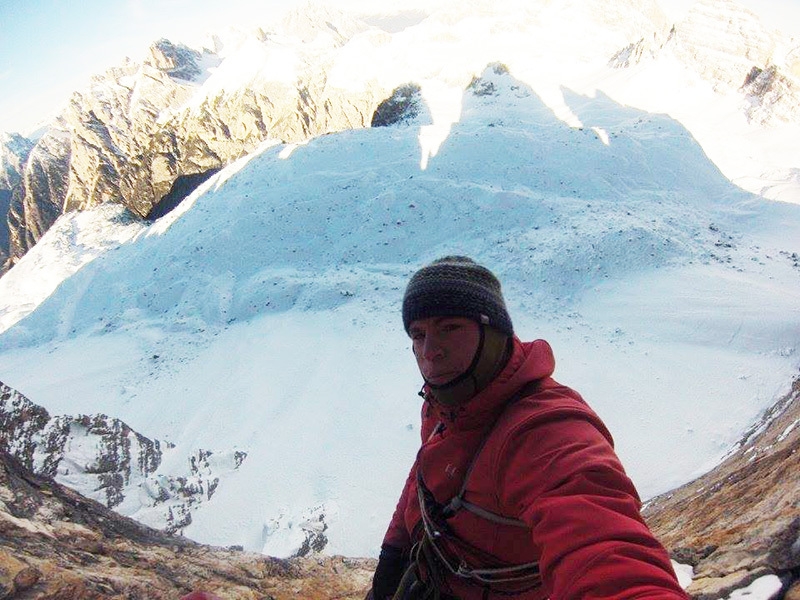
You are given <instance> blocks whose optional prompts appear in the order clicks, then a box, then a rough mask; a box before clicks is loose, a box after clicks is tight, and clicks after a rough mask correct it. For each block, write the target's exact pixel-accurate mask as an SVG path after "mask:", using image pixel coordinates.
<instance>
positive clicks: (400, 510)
mask: <svg viewBox="0 0 800 600" xmlns="http://www.w3.org/2000/svg"><path fill="white" fill-rule="evenodd" d="M416 473H417V463H416V461H415V462H414V464H413V465H412V467H411V472H410V473H409V474H408V477H407V478H406V484H405V485H404V486H403V493H402V494H400V500H398V502H397V507H396V508H395V509H394V514H393V515H392V520H391V521H390V522H389V528H388V529H387V530H386V535H385V536H384V537H383V545H388V546H394V547H395V548H401V549H408V548H409V547H410V546H411V537H410V535H409V533H408V529H407V528H406V523H405V513H406V506H407V505H408V497H409V495H410V494H411V482H412V481H413V480H414V478H415V477H416Z"/></svg>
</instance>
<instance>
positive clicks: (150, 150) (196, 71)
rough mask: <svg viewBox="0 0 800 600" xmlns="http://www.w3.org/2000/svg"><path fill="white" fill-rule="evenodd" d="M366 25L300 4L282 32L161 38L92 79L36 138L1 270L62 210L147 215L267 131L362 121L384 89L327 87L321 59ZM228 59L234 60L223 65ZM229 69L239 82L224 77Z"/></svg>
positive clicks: (294, 131)
mask: <svg viewBox="0 0 800 600" xmlns="http://www.w3.org/2000/svg"><path fill="white" fill-rule="evenodd" d="M366 27H367V26H366V25H364V24H362V23H359V22H357V21H355V20H353V19H351V18H349V17H345V16H344V15H342V14H338V13H334V12H333V11H330V10H323V9H316V10H313V11H311V12H310V13H301V12H300V11H298V12H296V13H293V14H291V15H290V16H289V17H287V20H286V22H285V23H284V24H283V26H282V28H281V30H280V32H279V33H271V32H270V33H268V32H264V31H263V30H257V31H255V32H252V33H251V34H248V35H247V36H244V37H243V38H239V39H235V40H231V41H229V42H224V41H222V40H221V39H220V38H216V39H215V40H212V44H211V45H212V46H213V49H209V48H204V49H202V50H196V49H192V48H189V47H187V46H185V45H181V44H174V43H172V42H170V41H169V40H165V39H162V40H159V41H158V42H156V43H155V44H153V45H152V46H151V47H150V49H149V52H148V54H147V56H146V57H145V58H144V59H143V60H142V61H141V62H134V61H130V60H128V61H126V62H125V63H124V64H122V65H121V66H119V67H115V68H112V69H109V70H108V71H107V72H106V73H105V74H103V75H101V76H97V77H95V78H94V79H93V81H92V84H91V86H90V88H89V89H87V90H82V91H78V92H75V93H74V94H73V96H72V98H71V100H70V102H69V105H68V107H67V109H66V110H65V111H64V112H63V113H62V114H61V115H60V116H59V117H58V118H57V119H56V121H55V123H54V124H53V125H52V126H51V127H50V128H49V129H48V131H47V132H46V133H45V135H44V136H43V137H42V138H41V139H40V140H39V141H38V142H37V143H36V145H35V147H34V148H33V150H32V152H31V156H30V158H29V160H28V162H27V164H26V165H25V168H24V175H23V177H22V178H21V179H22V180H21V181H20V182H17V183H16V184H15V186H14V188H13V198H12V200H11V202H10V207H9V209H8V226H9V230H10V235H9V242H8V256H9V257H10V259H9V263H8V264H7V265H6V267H7V268H10V266H11V265H12V264H13V263H15V262H16V261H18V260H19V258H21V256H23V255H24V254H25V252H26V251H27V250H28V249H29V248H30V247H32V246H33V244H35V243H36V241H38V239H39V238H40V237H41V236H42V234H43V233H44V232H45V231H46V230H47V229H48V228H49V227H50V226H51V225H52V224H53V223H54V222H55V219H56V218H57V217H58V216H59V215H61V214H63V213H65V212H69V211H71V210H84V209H86V208H91V207H94V206H97V205H99V204H102V203H104V202H117V203H121V204H124V205H125V206H126V207H128V208H129V209H130V210H131V212H133V213H134V214H136V215H138V216H140V217H142V218H145V217H148V216H149V215H150V214H151V212H152V211H153V208H154V207H156V206H157V205H158V203H159V202H160V201H161V199H162V198H164V197H165V196H167V195H168V194H169V193H170V191H171V190H172V189H173V185H174V184H175V182H176V180H178V178H180V177H186V176H192V175H198V174H204V173H209V172H214V171H216V170H218V169H219V168H221V167H222V166H224V165H225V164H227V163H229V162H231V161H232V160H235V159H237V158H239V157H241V156H243V155H244V154H247V153H249V152H250V151H252V150H253V149H255V148H256V147H257V146H258V145H259V144H260V143H262V142H263V141H264V140H266V139H275V140H281V141H284V142H299V141H303V140H306V139H308V138H310V137H314V136H317V135H322V134H324V133H329V132H333V131H340V130H343V129H349V128H354V127H367V126H369V124H370V120H371V118H372V113H373V111H374V109H375V106H377V103H378V102H379V101H380V100H381V94H382V92H381V91H376V92H375V94H374V96H373V95H372V94H370V93H367V94H360V95H358V96H357V97H355V96H351V95H349V94H348V93H347V92H345V91H343V90H338V89H335V88H331V87H330V86H329V85H328V84H327V70H328V68H329V67H330V59H329V58H327V59H326V58H325V57H326V56H328V55H330V54H332V53H335V50H336V49H337V48H338V47H340V46H341V45H342V44H343V43H344V42H345V41H346V40H347V39H349V37H350V36H352V35H354V34H355V33H357V32H359V31H362V30H364V29H366ZM226 59H227V60H229V62H232V63H233V64H232V65H230V64H229V65H228V67H229V68H228V71H227V74H225V73H219V72H218V71H219V67H220V65H221V63H222V62H223V60H226ZM248 69H249V71H248ZM231 71H232V72H234V73H235V74H236V76H237V77H238V78H239V79H238V80H236V81H231V80H230V79H226V78H229V77H230V76H231V75H230V72H231ZM184 195H185V194H184ZM4 214H5V211H4Z"/></svg>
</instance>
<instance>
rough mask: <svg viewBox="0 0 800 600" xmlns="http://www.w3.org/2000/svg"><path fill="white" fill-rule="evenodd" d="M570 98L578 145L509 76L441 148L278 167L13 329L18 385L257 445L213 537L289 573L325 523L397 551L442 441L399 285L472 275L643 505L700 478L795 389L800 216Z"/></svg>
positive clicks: (332, 153) (308, 148)
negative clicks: (425, 465) (477, 270)
mask: <svg viewBox="0 0 800 600" xmlns="http://www.w3.org/2000/svg"><path fill="white" fill-rule="evenodd" d="M562 98H563V103H564V105H565V106H566V107H567V108H568V109H569V111H570V112H571V113H572V114H573V115H575V116H576V117H577V118H579V119H580V121H581V123H582V127H573V126H570V125H568V124H567V123H565V122H564V121H563V120H561V119H559V118H558V117H557V116H556V113H554V111H553V110H552V109H551V108H550V107H549V106H547V104H546V103H545V102H544V101H543V100H542V98H541V97H540V95H539V94H538V93H537V92H536V91H534V90H533V89H532V88H531V87H530V86H528V85H526V84H525V83H524V82H522V81H520V80H519V79H517V78H516V77H515V74H514V72H513V71H512V72H510V73H506V72H504V69H502V68H499V67H497V66H491V67H489V68H487V69H486V71H485V72H484V73H483V78H482V79H481V80H479V81H476V82H475V83H474V84H473V85H472V86H471V87H470V88H469V89H467V90H465V91H464V92H463V93H462V94H461V95H460V97H459V98H458V99H457V101H458V105H459V106H460V107H461V111H460V114H459V115H458V116H457V121H456V122H455V123H453V124H452V126H449V127H448V132H447V135H446V137H445V138H444V139H443V141H442V143H441V145H440V146H438V148H436V151H435V152H430V148H429V147H428V146H426V144H427V140H428V138H427V137H426V135H427V134H426V132H427V131H428V129H426V128H427V127H429V125H428V122H427V121H424V120H422V121H420V122H415V123H412V124H410V125H401V126H397V127H391V128H380V129H370V130H361V131H350V132H344V133H341V134H336V135H329V136H324V137H322V138H318V139H315V140H312V141H310V142H309V143H308V144H306V145H302V146H297V147H291V146H280V145H277V146H276V145H265V146H264V147H263V148H262V149H261V150H260V151H259V152H258V153H256V154H255V155H251V156H249V157H246V158H245V159H243V160H241V161H239V162H238V163H235V164H234V165H231V166H230V167H228V168H227V169H225V170H223V171H221V172H220V173H219V174H217V175H216V176H215V177H213V178H211V179H210V180H209V181H207V182H206V183H205V184H204V185H203V186H202V187H201V188H200V189H198V190H197V191H196V192H195V193H194V194H193V195H192V196H191V197H189V198H188V199H187V200H186V201H184V203H183V204H182V205H181V206H180V207H179V208H178V209H177V210H176V211H174V212H173V213H171V214H170V215H167V216H166V217H164V218H163V219H161V220H160V221H158V222H156V223H155V224H153V225H152V226H150V227H149V228H148V229H147V230H146V231H145V232H143V233H141V234H139V235H138V236H136V237H135V238H133V239H131V240H130V241H128V242H126V243H122V244H121V245H118V246H116V247H115V248H114V249H111V250H109V251H107V252H105V253H103V254H101V255H100V256H99V257H98V258H96V259H95V260H94V261H93V262H90V263H89V264H87V265H85V266H84V267H83V268H82V269H80V270H78V271H77V272H76V273H75V274H74V275H73V276H72V277H70V278H68V279H66V280H65V281H63V283H62V284H61V285H60V287H59V288H58V289H57V290H56V292H55V293H54V294H53V295H51V296H50V297H49V298H48V299H47V300H45V301H44V302H43V303H42V304H41V305H39V307H38V308H37V309H36V310H35V311H34V312H32V313H31V314H30V315H28V316H27V317H26V318H24V319H22V320H21V321H19V322H18V323H17V324H16V325H14V326H12V327H10V328H9V329H8V330H6V331H5V332H4V333H3V334H2V335H0V380H2V381H4V382H5V383H7V384H8V385H10V386H12V387H14V388H16V389H19V390H20V391H22V392H23V393H25V394H26V395H27V396H29V397H30V398H31V399H33V400H35V401H36V402H39V403H41V404H43V405H44V406H45V407H46V408H47V409H48V410H49V411H51V412H52V413H56V414H58V413H77V412H81V413H87V414H91V413H93V412H99V411H102V412H105V413H106V414H111V415H114V416H115V417H117V418H120V419H122V420H124V421H125V422H126V423H128V424H129V425H130V426H131V427H133V428H134V429H136V430H137V431H140V432H142V433H143V434H145V435H148V436H151V437H158V438H159V439H163V440H166V441H170V442H172V443H174V444H176V448H175V451H174V452H172V453H170V456H172V457H174V460H175V461H178V462H183V461H185V457H186V456H187V455H189V454H190V453H191V452H192V451H193V450H194V449H196V448H198V447H202V448H208V449H211V450H214V449H220V450H224V451H231V450H234V449H239V450H242V451H246V452H247V454H248V458H247V460H246V461H245V462H244V463H243V464H242V466H241V467H240V468H239V469H238V470H237V471H235V472H233V473H231V474H230V475H228V476H227V478H225V479H223V480H222V481H221V483H220V485H219V487H218V489H217V491H216V493H215V495H214V496H213V498H212V499H211V500H210V501H208V502H206V503H205V504H203V505H202V506H201V507H200V508H199V509H198V510H197V511H196V512H195V513H194V517H193V522H192V524H191V525H190V526H189V527H187V528H186V530H185V533H186V535H188V536H190V537H193V538H195V539H198V540H200V541H204V542H211V543H215V544H223V545H228V544H240V545H242V546H244V547H245V548H248V549H253V550H262V551H264V552H266V553H269V554H277V555H281V554H289V553H291V552H293V551H294V550H296V549H297V547H298V546H299V544H300V543H301V542H302V541H303V539H304V536H305V532H306V531H313V530H315V529H316V530H319V529H320V528H326V529H325V531H324V533H325V535H326V536H327V537H328V539H329V544H328V546H327V548H326V551H330V552H337V553H344V554H349V555H364V554H374V553H375V552H376V551H377V548H378V546H379V544H380V541H381V538H382V535H383V530H384V528H385V526H386V523H387V521H388V518H389V516H390V514H391V512H392V510H393V508H394V503H395V500H396V496H397V495H398V494H399V491H400V487H401V485H402V482H403V480H404V477H405V474H406V471H407V469H408V467H409V466H410V464H411V461H412V459H413V456H414V453H415V450H416V446H417V445H418V443H419V439H418V436H419V431H418V411H419V399H418V398H417V396H416V391H417V389H418V387H419V385H420V383H421V382H420V379H419V375H418V374H417V373H416V371H415V365H414V362H413V358H412V356H411V353H410V350H409V343H408V340H407V338H406V337H405V334H404V333H403V331H402V326H401V322H400V315H399V309H400V300H401V297H402V292H403V288H404V285H405V282H406V281H407V278H408V276H409V275H410V274H411V273H412V272H413V271H414V270H415V269H416V268H417V267H419V266H420V265H422V264H424V263H425V262H427V261H429V260H431V259H433V258H435V257H437V256H440V255H443V254H446V253H464V254H469V255H471V256H473V257H475V258H476V259H478V260H480V261H482V262H484V263H485V264H487V265H488V266H490V267H491V268H492V269H493V270H494V271H495V272H496V273H497V274H498V275H499V276H500V278H501V279H502V281H503V282H504V289H505V293H506V297H507V300H508V304H509V307H510V311H511V314H512V317H513V319H514V323H515V327H516V330H517V332H518V334H519V335H520V336H521V337H522V338H527V339H530V338H534V337H544V338H546V339H548V340H549V341H550V342H551V343H552V344H553V346H554V349H555V352H556V358H557V361H558V367H557V372H556V377H557V378H558V379H559V380H561V381H562V382H564V383H566V384H568V385H572V386H574V387H576V388H577V389H578V390H579V391H581V393H582V394H584V396H585V397H586V398H587V400H588V401H589V402H590V403H591V404H592V405H593V406H594V407H595V409H596V410H597V411H598V412H599V413H600V415H601V416H602V417H603V418H604V419H605V420H606V421H607V422H608V424H609V426H610V428H611V429H612V432H613V433H614V434H615V437H616V440H617V446H618V450H619V453H620V455H621V456H622V459H623V461H624V463H625V464H626V466H627V468H628V470H629V473H630V475H631V476H632V478H633V479H634V481H635V482H636V484H637V486H638V487H639V489H640V491H641V493H642V495H643V496H645V497H647V496H650V495H653V494H656V493H659V492H663V491H665V490H667V489H669V488H670V487H673V486H675V485H677V484H680V483H682V482H685V481H687V480H688V479H690V478H691V477H693V476H695V475H697V474H699V473H700V472H702V471H704V470H705V469H707V468H708V467H709V466H711V465H712V464H714V463H715V462H717V461H718V460H719V459H720V458H721V457H722V456H723V455H724V453H725V452H726V451H727V450H729V449H730V448H731V447H732V445H733V444H735V442H736V441H737V438H738V435H739V434H740V432H741V431H742V430H743V429H745V427H746V426H747V425H749V424H750V423H751V422H753V421H754V420H755V418H756V417H757V415H758V414H759V412H760V411H761V410H763V409H764V408H766V407H767V406H768V405H769V404H770V403H771V402H772V401H773V399H774V398H775V397H776V395H777V394H779V393H781V392H783V391H785V390H786V389H787V387H788V385H789V383H790V379H791V378H792V377H793V376H794V375H795V374H796V372H797V368H798V363H799V362H800V361H798V355H797V351H796V348H797V340H798V339H799V338H800V308H799V307H800V286H799V285H798V284H800V261H799V260H798V256H797V255H798V252H800V248H798V245H800V244H798V241H799V240H800V207H798V206H795V205H792V204H784V203H774V202H769V201H766V200H764V199H763V198H759V197H757V196H754V195H751V194H749V193H747V192H744V191H743V190H741V189H740V188H738V187H736V186H734V185H733V184H731V183H730V182H729V181H728V179H727V178H725V177H724V176H723V175H722V174H721V173H720V171H719V170H718V169H717V167H716V166H715V165H714V164H713V163H712V162H711V161H710V160H709V159H708V158H707V157H706V155H705V154H704V152H703V151H702V149H701V148H700V146H699V145H698V144H697V142H696V141H695V140H694V138H693V137H692V135H690V134H689V132H688V131H687V130H686V129H685V128H684V127H683V126H682V125H681V124H680V123H679V122H678V121H676V120H674V119H673V118H671V117H669V116H667V115H665V114H657V113H650V112H646V111H644V110H640V109H637V108H632V107H630V106H624V105H621V104H619V103H617V102H615V101H614V100H613V99H611V98H610V97H609V96H607V95H605V94H603V93H600V92H598V93H596V94H593V95H585V94H581V93H578V92H575V91H572V90H570V89H568V88H564V89H563V91H562ZM423 112H424V111H423ZM432 112H433V111H431V110H429V111H428V112H427V113H426V114H431V113H432ZM423 159H424V160H423ZM422 164H424V165H425V167H426V168H424V169H423V168H422V167H421V165H422ZM91 227H92V226H87V229H91ZM47 235H48V236H49V235H50V233H48V234H47ZM48 248H54V246H52V245H50V246H48V245H47V244H45V245H43V246H42V248H41V249H40V248H39V246H37V247H36V248H34V250H33V251H32V252H34V253H35V252H41V253H42V257H41V260H48V261H53V262H58V261H59V260H61V258H60V256H61V255H60V253H59V251H56V250H53V249H48ZM18 268H19V267H15V270H16V269H18ZM5 279H6V278H4V279H3V280H0V281H2V282H5ZM4 285H5V287H4V288H3V289H2V296H1V297H2V301H3V304H8V305H13V304H14V300H13V298H14V296H15V294H16V293H17V292H16V290H15V288H14V287H13V286H12V285H8V284H4ZM17 285H20V286H22V284H21V283H20V284H17ZM19 289H21V287H20V288H19ZM176 464H177V463H176ZM169 468H170V466H169V465H168V464H167V465H164V469H165V470H168V469H169ZM130 512H131V514H133V516H136V517H139V518H141V519H143V520H144V521H146V522H152V521H148V519H152V515H151V514H150V513H148V512H147V511H146V510H140V511H138V512H137V511H136V510H135V509H130ZM320 517H322V521H320ZM154 524H158V523H154Z"/></svg>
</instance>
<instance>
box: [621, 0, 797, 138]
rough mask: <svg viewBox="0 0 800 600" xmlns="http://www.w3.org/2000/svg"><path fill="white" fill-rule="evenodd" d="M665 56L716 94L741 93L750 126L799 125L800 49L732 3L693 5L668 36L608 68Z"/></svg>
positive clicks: (632, 48) (633, 48) (710, 0)
mask: <svg viewBox="0 0 800 600" xmlns="http://www.w3.org/2000/svg"><path fill="white" fill-rule="evenodd" d="M665 53H672V54H673V55H674V56H675V57H676V58H677V59H678V60H679V61H681V62H682V63H683V64H684V65H686V66H687V67H688V68H689V69H691V70H692V71H695V72H697V73H698V74H699V75H700V76H701V77H702V78H703V79H705V80H707V81H709V82H710V83H711V84H712V85H713V86H714V88H715V89H716V90H718V91H721V92H729V91H738V92H739V93H741V94H742V98H743V102H742V110H743V112H744V113H745V114H746V115H747V117H748V119H749V120H750V121H751V122H754V123H759V124H768V123H798V122H800V78H799V77H800V44H798V42H797V41H795V40H790V39H787V38H786V37H785V36H784V35H783V34H781V33H779V32H775V31H769V30H768V29H767V28H766V27H765V26H764V25H763V24H762V23H761V21H760V19H759V18H758V16H757V15H755V14H754V13H753V12H751V11H749V10H747V9H746V8H744V7H743V6H741V5H739V4H737V3H736V2H734V1H733V0H700V1H699V2H696V3H695V4H694V5H693V6H692V8H691V9H690V10H689V13H688V14H687V16H686V18H685V19H684V20H683V21H681V22H680V23H677V24H675V25H674V26H673V27H672V29H671V30H670V32H669V34H668V35H667V36H662V35H658V34H656V35H654V36H652V38H642V39H640V40H638V41H637V42H633V43H631V44H629V45H628V46H626V47H625V48H623V49H622V50H620V51H619V52H617V53H616V54H615V55H614V56H613V57H612V58H611V60H610V61H609V66H611V67H613V68H628V67H631V66H633V65H635V64H639V63H641V62H642V61H646V60H653V59H655V58H656V57H658V56H660V55H661V54H665Z"/></svg>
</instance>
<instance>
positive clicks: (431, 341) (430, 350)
mask: <svg viewBox="0 0 800 600" xmlns="http://www.w3.org/2000/svg"><path fill="white" fill-rule="evenodd" d="M443 354H444V349H443V347H442V343H441V340H440V339H439V336H436V335H430V334H429V335H426V336H425V341H424V343H423V344H422V358H424V359H425V360H433V359H435V358H440V357H441V356H442V355H443Z"/></svg>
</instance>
